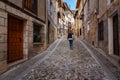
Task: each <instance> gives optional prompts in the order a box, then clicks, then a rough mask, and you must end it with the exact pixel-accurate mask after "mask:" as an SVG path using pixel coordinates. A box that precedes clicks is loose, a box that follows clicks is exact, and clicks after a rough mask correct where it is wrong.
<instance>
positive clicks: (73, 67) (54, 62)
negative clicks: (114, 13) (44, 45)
mask: <svg viewBox="0 0 120 80" xmlns="http://www.w3.org/2000/svg"><path fill="white" fill-rule="evenodd" d="M22 80H110V79H109V78H108V77H107V74H106V72H105V71H104V70H103V69H102V68H101V66H100V65H99V64H98V63H97V62H96V61H95V59H93V58H92V57H91V55H90V54H89V52H88V51H87V50H86V49H85V48H84V47H83V45H82V44H81V43H80V42H79V41H78V40H75V42H74V49H73V50H70V49H69V46H68V42H67V40H66V38H64V39H62V40H61V42H60V44H59V45H58V46H57V48H56V49H55V50H54V51H53V52H52V53H51V55H49V56H47V57H46V58H45V59H44V60H43V61H42V62H39V63H38V65H36V66H35V67H34V68H33V69H32V70H31V71H29V72H28V74H26V75H25V76H24V77H23V78H22Z"/></svg>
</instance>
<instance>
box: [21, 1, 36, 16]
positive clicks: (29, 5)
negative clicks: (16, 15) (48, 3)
mask: <svg viewBox="0 0 120 80" xmlns="http://www.w3.org/2000/svg"><path fill="white" fill-rule="evenodd" d="M23 2H24V8H26V9H27V10H29V11H31V12H33V13H35V14H37V0H23Z"/></svg>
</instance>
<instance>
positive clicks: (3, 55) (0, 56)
mask: <svg viewBox="0 0 120 80" xmlns="http://www.w3.org/2000/svg"><path fill="white" fill-rule="evenodd" d="M6 54H7V52H6V51H0V61H3V60H6V59H7V55H6Z"/></svg>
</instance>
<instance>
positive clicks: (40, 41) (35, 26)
mask: <svg viewBox="0 0 120 80" xmlns="http://www.w3.org/2000/svg"><path fill="white" fill-rule="evenodd" d="M35 28H38V29H35ZM36 30H39V31H37V32H36ZM42 31H43V25H42V24H39V23H36V22H34V23H33V43H43V36H44V33H43V32H42ZM36 33H37V35H36V39H37V41H36V40H35V34H36ZM38 36H39V37H38ZM38 38H39V39H38Z"/></svg>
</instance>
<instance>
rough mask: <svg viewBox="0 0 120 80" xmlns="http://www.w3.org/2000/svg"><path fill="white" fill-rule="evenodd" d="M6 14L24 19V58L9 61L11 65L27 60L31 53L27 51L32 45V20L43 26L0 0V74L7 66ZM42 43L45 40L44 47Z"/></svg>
mask: <svg viewBox="0 0 120 80" xmlns="http://www.w3.org/2000/svg"><path fill="white" fill-rule="evenodd" d="M8 14H9V15H12V16H14V17H16V18H18V19H21V20H23V21H24V26H23V27H24V31H23V57H24V59H22V60H20V61H15V62H14V63H11V65H12V64H18V63H19V62H22V61H25V60H27V59H28V55H30V54H31V53H28V51H29V50H30V49H31V48H32V47H33V22H37V23H39V24H42V25H43V27H44V28H45V23H43V22H41V21H39V20H37V19H36V18H33V17H31V16H29V15H27V14H25V13H24V12H22V11H20V10H18V9H16V8H14V7H11V6H10V5H7V4H5V3H4V2H1V1H0V74H1V73H3V72H4V71H6V70H7V69H8V68H7V67H8V63H7V29H8V26H7V24H8V22H7V21H8V18H7V17H8ZM43 30H45V29H43ZM44 34H45V32H44ZM44 38H45V37H44ZM44 44H45V42H44V43H43V45H42V47H44Z"/></svg>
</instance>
